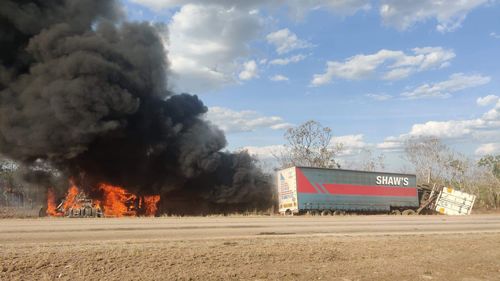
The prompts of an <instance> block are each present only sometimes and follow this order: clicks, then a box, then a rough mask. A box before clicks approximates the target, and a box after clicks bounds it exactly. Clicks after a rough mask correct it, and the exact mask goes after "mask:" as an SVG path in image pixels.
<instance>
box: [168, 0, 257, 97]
mask: <svg viewBox="0 0 500 281" xmlns="http://www.w3.org/2000/svg"><path fill="white" fill-rule="evenodd" d="M261 26H262V19H261V18H260V16H259V15H258V14H255V13H251V12H249V11H248V10H244V9H226V8H225V7H223V6H217V5H201V4H200V5H197V4H196V5H195V4H189V5H184V6H182V7H181V8H180V10H179V11H177V12H176V13H175V14H174V16H173V17H172V19H171V21H170V23H169V38H170V40H168V46H167V49H168V50H169V59H170V61H171V69H172V72H173V78H172V80H173V81H172V83H173V84H174V85H175V87H176V88H177V90H179V91H189V92H195V93H197V92H205V91H210V90H215V89H218V88H220V87H222V86H224V85H227V84H230V83H235V82H236V79H237V77H235V76H237V73H238V70H239V67H240V65H239V62H238V61H239V60H241V58H245V57H247V56H248V55H249V53H250V50H249V46H248V44H249V42H251V41H252V40H254V39H255V38H256V37H257V35H258V33H259V30H260V29H261Z"/></svg>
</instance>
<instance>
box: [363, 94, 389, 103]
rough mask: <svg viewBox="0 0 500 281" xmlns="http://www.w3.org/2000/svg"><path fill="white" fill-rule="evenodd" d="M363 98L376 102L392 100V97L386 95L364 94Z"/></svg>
mask: <svg viewBox="0 0 500 281" xmlns="http://www.w3.org/2000/svg"><path fill="white" fill-rule="evenodd" d="M365 97H367V98H370V99H374V100H378V101H384V100H389V99H391V98H392V96H391V95H388V94H366V95H365Z"/></svg>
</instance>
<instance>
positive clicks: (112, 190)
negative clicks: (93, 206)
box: [99, 183, 137, 217]
mask: <svg viewBox="0 0 500 281" xmlns="http://www.w3.org/2000/svg"><path fill="white" fill-rule="evenodd" d="M99 189H100V190H102V191H103V198H102V202H101V204H102V207H103V211H104V215H106V216H113V217H122V216H135V215H136V214H137V212H136V210H135V208H131V207H128V206H127V204H126V203H128V202H131V201H134V200H136V199H137V196H135V195H134V194H131V193H128V192H127V191H126V190H125V189H123V188H121V187H119V186H113V185H110V184H105V183H101V184H100V185H99Z"/></svg>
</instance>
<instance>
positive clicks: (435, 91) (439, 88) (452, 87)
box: [401, 73, 491, 99]
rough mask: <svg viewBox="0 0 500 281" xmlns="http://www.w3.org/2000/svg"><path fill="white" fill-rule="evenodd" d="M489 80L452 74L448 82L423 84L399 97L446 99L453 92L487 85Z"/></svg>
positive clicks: (477, 75)
mask: <svg viewBox="0 0 500 281" xmlns="http://www.w3.org/2000/svg"><path fill="white" fill-rule="evenodd" d="M490 80H491V78H490V77H489V76H483V75H479V74H475V75H465V74H463V73H455V74H452V75H451V76H450V77H449V79H448V80H445V81H441V82H437V83H434V84H423V85H421V86H419V87H417V88H415V89H414V90H412V91H409V92H404V93H402V94H401V96H403V97H406V98H409V99H419V98H436V97H440V98H447V97H450V96H451V94H452V93H454V92H458V91H462V90H465V89H468V88H472V87H477V86H481V85H484V84H487V83H489V82H490Z"/></svg>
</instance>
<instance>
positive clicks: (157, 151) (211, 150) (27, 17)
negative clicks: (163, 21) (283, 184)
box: [0, 0, 272, 209]
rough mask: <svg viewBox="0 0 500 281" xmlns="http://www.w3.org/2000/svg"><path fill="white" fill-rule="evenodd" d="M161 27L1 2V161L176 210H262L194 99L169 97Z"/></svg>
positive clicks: (96, 12)
mask: <svg viewBox="0 0 500 281" xmlns="http://www.w3.org/2000/svg"><path fill="white" fill-rule="evenodd" d="M159 29H164V27H162V26H153V25H151V24H149V23H130V22H125V21H123V19H122V15H121V12H120V7H119V6H118V4H117V3H116V2H115V1H106V0H79V1H73V0H39V1H19V0H16V1H11V0H2V1H1V4H0V153H1V154H4V155H6V156H8V157H10V158H12V159H15V160H18V161H20V162H22V163H25V164H30V163H34V162H35V161H38V162H39V161H44V162H46V163H49V164H50V165H51V166H53V167H55V168H57V169H58V171H60V173H62V174H63V175H65V177H66V176H67V177H73V178H75V179H77V180H79V179H85V181H88V182H91V183H97V182H106V183H110V184H114V185H120V186H124V187H125V188H127V189H128V190H129V191H131V192H134V193H137V194H143V195H147V194H161V195H162V202H161V206H162V207H163V208H164V209H168V208H169V203H168V200H169V199H170V198H181V199H182V200H183V201H182V202H185V203H182V204H181V205H184V207H186V209H189V206H185V205H186V204H188V205H189V204H198V205H206V206H212V207H213V206H215V207H217V206H219V207H220V206H233V207H236V208H247V209H248V208H256V209H260V208H267V207H268V206H270V205H271V198H272V191H271V188H270V185H269V183H268V179H267V177H266V175H264V174H263V173H262V172H261V171H260V170H259V169H258V168H256V166H255V163H254V160H253V159H252V158H251V157H250V156H249V155H248V154H247V153H244V152H242V153H235V154H231V153H226V152H222V149H223V148H224V147H225V146H226V140H225V136H224V134H223V132H222V131H221V130H219V129H218V128H216V127H214V126H213V125H212V124H210V123H208V122H206V121H204V120H203V119H202V116H203V114H204V113H206V111H207V107H206V106H205V105H204V104H203V103H202V102H201V101H200V100H199V99H198V97H197V96H194V95H189V94H173V93H171V92H170V91H168V90H167V89H168V85H167V82H168V81H167V77H168V63H167V58H166V52H165V50H164V44H163V43H162V38H161V37H160V35H159V33H158V30H159Z"/></svg>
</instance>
